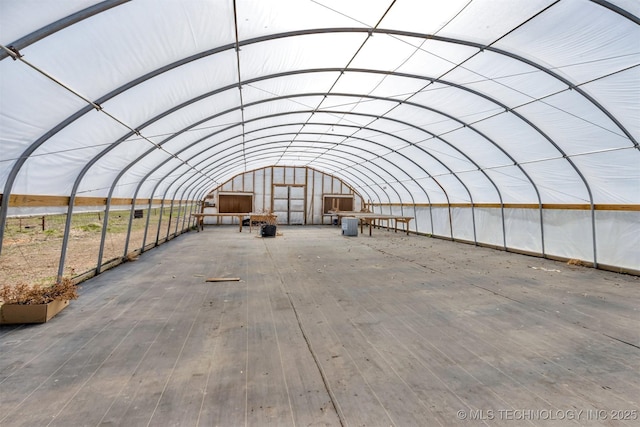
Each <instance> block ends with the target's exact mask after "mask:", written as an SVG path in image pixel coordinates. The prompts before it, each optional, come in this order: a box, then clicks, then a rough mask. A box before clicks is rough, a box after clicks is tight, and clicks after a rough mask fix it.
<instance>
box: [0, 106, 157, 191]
mask: <svg viewBox="0 0 640 427" xmlns="http://www.w3.org/2000/svg"><path fill="white" fill-rule="evenodd" d="M125 130H126V129H125V128H124V127H123V126H122V125H120V124H119V123H116V122H114V121H113V120H111V119H110V118H109V117H107V116H106V115H104V114H102V113H99V112H97V111H91V112H90V113H89V114H88V116H87V118H86V120H85V121H83V122H74V123H71V124H70V125H69V126H67V127H66V128H64V129H62V130H61V131H60V132H58V133H57V134H55V135H53V137H52V138H50V139H49V140H47V142H46V143H45V144H43V145H41V146H40V148H38V149H37V150H35V151H34V153H33V154H32V155H31V156H30V157H28V158H27V159H26V163H25V166H24V167H23V169H22V170H21V171H20V172H19V174H18V176H17V179H16V181H15V183H14V186H13V189H12V192H13V193H16V194H49V195H65V194H70V192H71V189H72V187H73V183H74V181H75V179H76V177H77V176H78V174H79V173H80V171H81V170H82V169H83V168H84V166H85V165H86V164H87V161H88V160H90V159H92V158H93V157H94V156H96V155H98V154H99V153H101V152H102V151H104V150H106V149H108V147H109V146H110V145H111V144H112V143H113V142H114V141H115V140H116V139H118V138H120V137H121V136H123V135H124V133H125ZM150 147H151V144H149V143H148V142H144V141H130V142H128V143H127V144H126V150H125V151H124V153H126V156H136V155H138V154H140V153H142V152H143V151H144V150H146V149H149V148H150ZM52 168H54V169H52ZM53 170H55V176H56V178H55V179H52V175H51V174H52V172H53ZM90 178H91V179H92V184H91V186H92V187H98V188H102V187H105V186H108V185H109V184H110V181H109V178H108V177H107V176H103V175H95V176H91V177H90Z"/></svg>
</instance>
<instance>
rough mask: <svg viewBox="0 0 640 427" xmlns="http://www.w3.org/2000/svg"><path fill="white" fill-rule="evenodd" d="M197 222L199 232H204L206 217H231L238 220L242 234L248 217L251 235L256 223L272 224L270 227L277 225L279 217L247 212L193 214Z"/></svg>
mask: <svg viewBox="0 0 640 427" xmlns="http://www.w3.org/2000/svg"><path fill="white" fill-rule="evenodd" d="M192 215H193V216H194V217H195V218H196V221H197V226H198V227H197V230H198V231H200V230H204V217H206V216H210V217H217V218H224V217H231V218H234V217H235V218H238V227H239V228H238V231H239V232H240V233H241V232H242V220H244V219H245V218H246V217H249V233H251V232H253V223H254V222H264V223H266V224H270V225H275V224H276V221H277V219H278V216H277V215H274V214H270V213H254V212H247V213H195V214H192Z"/></svg>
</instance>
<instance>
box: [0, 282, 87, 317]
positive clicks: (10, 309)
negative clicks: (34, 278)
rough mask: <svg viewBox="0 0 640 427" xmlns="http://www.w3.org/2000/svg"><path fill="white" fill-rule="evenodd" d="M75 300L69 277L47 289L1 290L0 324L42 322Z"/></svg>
mask: <svg viewBox="0 0 640 427" xmlns="http://www.w3.org/2000/svg"><path fill="white" fill-rule="evenodd" d="M77 298H78V286H77V285H76V284H75V283H73V281H72V280H71V279H69V278H63V279H62V280H60V281H59V282H57V283H55V284H53V285H49V286H33V285H27V284H18V285H3V286H1V287H0V304H1V305H0V324H18V323H45V322H47V321H49V320H50V319H51V318H52V317H53V316H55V315H56V314H58V313H59V312H60V311H62V310H63V309H64V308H65V307H66V306H68V305H69V301H70V300H72V299H77Z"/></svg>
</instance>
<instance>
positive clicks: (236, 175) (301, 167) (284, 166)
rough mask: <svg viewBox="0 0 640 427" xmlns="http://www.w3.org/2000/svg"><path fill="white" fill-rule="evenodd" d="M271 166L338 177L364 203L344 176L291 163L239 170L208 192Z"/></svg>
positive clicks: (360, 195) (362, 198)
mask: <svg viewBox="0 0 640 427" xmlns="http://www.w3.org/2000/svg"><path fill="white" fill-rule="evenodd" d="M269 167H279V168H288V167H293V168H300V169H305V170H308V171H312V172H315V173H320V174H323V175H327V176H330V177H332V178H335V179H338V180H340V181H341V182H342V185H344V186H346V187H347V188H349V189H350V190H351V191H352V192H353V193H354V195H356V196H359V197H360V200H361V201H362V203H364V197H362V194H359V193H358V192H357V191H356V190H355V187H353V186H351V185H350V184H349V183H348V182H347V181H345V180H344V179H342V178H340V177H338V176H335V175H331V174H329V173H327V172H324V171H322V170H320V169H316V168H314V167H312V166H289V165H283V166H277V165H272V166H263V167H259V168H255V169H250V170H247V171H244V172H238V173H237V174H235V175H233V176H231V177H229V179H227V180H226V181H224V182H223V183H221V184H219V185H218V186H217V187H214V188H212V189H210V190H209V191H208V192H207V193H206V194H209V193H211V192H212V191H216V190H218V191H220V190H219V189H220V188H221V187H222V186H223V185H224V184H226V183H227V182H230V181H232V180H234V179H236V178H237V177H239V176H242V175H245V174H249V173H253V172H257V171H260V170H264V169H267V168H269Z"/></svg>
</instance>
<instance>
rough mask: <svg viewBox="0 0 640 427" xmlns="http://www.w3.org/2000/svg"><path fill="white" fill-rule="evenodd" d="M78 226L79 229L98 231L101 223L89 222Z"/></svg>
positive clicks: (100, 228)
mask: <svg viewBox="0 0 640 427" xmlns="http://www.w3.org/2000/svg"><path fill="white" fill-rule="evenodd" d="M79 228H80V230H82V231H87V232H92V231H100V230H102V225H100V224H96V223H95V222H91V223H89V224H85V225H81V226H80V227H79Z"/></svg>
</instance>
